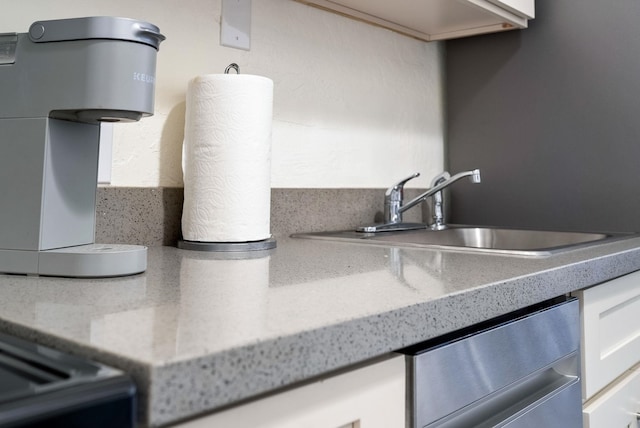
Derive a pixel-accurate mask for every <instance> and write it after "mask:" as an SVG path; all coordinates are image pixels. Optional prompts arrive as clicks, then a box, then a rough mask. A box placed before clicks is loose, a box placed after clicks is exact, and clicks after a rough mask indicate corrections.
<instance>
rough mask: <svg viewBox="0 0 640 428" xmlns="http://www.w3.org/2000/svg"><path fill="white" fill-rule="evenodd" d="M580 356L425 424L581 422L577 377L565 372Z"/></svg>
mask: <svg viewBox="0 0 640 428" xmlns="http://www.w3.org/2000/svg"><path fill="white" fill-rule="evenodd" d="M579 358H580V356H579V354H578V353H577V352H575V353H573V354H571V355H568V356H566V357H565V358H563V359H561V360H560V361H557V362H556V363H554V364H553V365H551V366H549V367H546V368H543V369H541V370H539V371H537V372H535V373H532V374H531V375H530V376H527V377H526V378H524V379H522V380H520V381H519V382H517V383H515V384H513V385H509V386H508V387H506V388H503V389H501V390H499V391H496V392H494V393H493V394H490V395H489V396H487V397H484V398H483V399H481V400H479V401H477V402H475V403H472V404H470V405H468V406H466V407H464V408H462V409H459V410H458V411H456V412H454V413H452V414H450V415H448V416H446V417H444V418H442V419H440V420H438V421H435V422H433V423H431V424H429V425H427V426H426V427H427V428H436V427H437V428H454V427H470V426H473V427H476V428H489V427H519V428H520V427H529V426H531V427H541V426H543V427H545V428H574V427H573V426H572V425H571V424H569V425H567V423H568V421H578V422H579V423H580V424H581V421H582V412H581V410H582V409H581V408H580V407H578V406H575V405H574V404H575V397H576V396H580V394H581V388H580V378H579V377H578V376H574V375H571V374H567V373H569V372H572V371H573V370H574V369H573V368H574V367H578V366H579ZM568 368H570V369H568ZM527 421H531V422H530V423H528V422H527ZM580 426H581V425H576V426H575V428H579V427H580Z"/></svg>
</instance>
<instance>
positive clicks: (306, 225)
mask: <svg viewBox="0 0 640 428" xmlns="http://www.w3.org/2000/svg"><path fill="white" fill-rule="evenodd" d="M419 192H420V190H418V189H406V190H405V197H406V198H412V197H413V196H416V195H417V194H418V193H419ZM183 194H184V193H183V189H182V188H181V187H180V188H177V187H158V188H149V187H98V195H97V201H96V242H98V243H110V244H138V245H147V246H161V245H168V246H175V245H176V243H177V242H178V239H180V236H181V228H180V221H181V217H182V202H183ZM383 202H384V189H272V190H271V233H272V234H274V235H276V236H278V235H283V234H290V233H295V232H312V231H323V230H342V229H350V228H354V227H357V226H360V225H363V224H368V223H373V222H374V221H381V219H382V210H383ZM423 206H424V205H423ZM248 209H251V208H250V207H249V208H248ZM421 218H422V211H421V210H420V209H419V208H416V209H412V210H409V211H408V212H407V213H405V220H407V221H420V219H421Z"/></svg>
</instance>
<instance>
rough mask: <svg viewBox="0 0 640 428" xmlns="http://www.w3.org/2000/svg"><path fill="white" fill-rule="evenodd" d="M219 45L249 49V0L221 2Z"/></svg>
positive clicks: (224, 0) (225, 0) (223, 0)
mask: <svg viewBox="0 0 640 428" xmlns="http://www.w3.org/2000/svg"><path fill="white" fill-rule="evenodd" d="M221 21H222V22H221V24H220V44H221V45H222V46H227V47H230V48H237V49H244V50H247V51H248V50H250V49H251V0H222V19H221Z"/></svg>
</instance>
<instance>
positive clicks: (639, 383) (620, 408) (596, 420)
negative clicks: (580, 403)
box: [582, 371, 640, 428]
mask: <svg viewBox="0 0 640 428" xmlns="http://www.w3.org/2000/svg"><path fill="white" fill-rule="evenodd" d="M639 411H640V371H629V372H627V375H626V376H624V377H623V378H622V379H620V380H618V381H617V382H616V383H614V384H613V385H611V386H610V387H609V388H607V389H606V390H605V391H603V392H602V393H601V394H599V395H598V396H596V397H594V399H593V400H591V401H590V402H588V403H586V405H585V408H584V411H583V413H582V416H583V420H582V422H583V427H584V428H638V426H639V425H638V416H637V415H638V412H639Z"/></svg>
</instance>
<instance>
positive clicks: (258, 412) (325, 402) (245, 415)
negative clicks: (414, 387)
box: [177, 356, 406, 428]
mask: <svg viewBox="0 0 640 428" xmlns="http://www.w3.org/2000/svg"><path fill="white" fill-rule="evenodd" d="M405 383H406V382H405V363H404V356H395V357H393V358H391V359H389V360H386V361H383V362H379V363H375V364H371V365H369V366H366V367H363V368H359V369H356V370H353V371H350V372H347V373H344V374H340V375H337V376H334V377H330V378H327V379H324V380H321V381H318V382H315V383H312V384H309V385H305V386H301V387H299V388H295V389H291V390H289V391H285V392H282V393H280V394H276V395H273V396H270V397H267V398H263V399H261V400H258V401H255V402H252V403H248V404H245V405H242V406H238V407H234V408H232V409H229V410H226V411H223V412H219V413H214V414H211V415H208V416H204V417H202V418H200V419H196V420H193V421H189V422H185V423H183V424H181V425H178V426H177V428H205V427H206V428H218V427H220V428H227V427H233V428H257V427H260V428H338V427H339V428H352V427H353V428H390V427H404V426H405Z"/></svg>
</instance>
